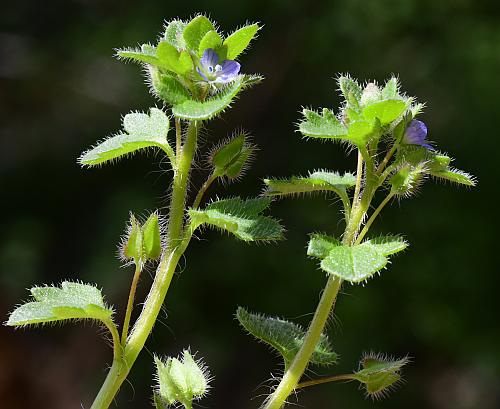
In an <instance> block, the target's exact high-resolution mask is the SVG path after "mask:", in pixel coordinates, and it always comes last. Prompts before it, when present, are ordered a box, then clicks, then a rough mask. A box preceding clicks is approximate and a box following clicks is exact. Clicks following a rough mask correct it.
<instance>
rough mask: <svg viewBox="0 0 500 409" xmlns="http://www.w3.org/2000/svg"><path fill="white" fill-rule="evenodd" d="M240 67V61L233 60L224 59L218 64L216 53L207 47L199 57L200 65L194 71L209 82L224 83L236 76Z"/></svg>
mask: <svg viewBox="0 0 500 409" xmlns="http://www.w3.org/2000/svg"><path fill="white" fill-rule="evenodd" d="M240 67H241V66H240V63H238V62H236V61H233V60H224V61H222V62H221V63H220V64H219V56H218V55H217V53H216V52H215V51H214V50H213V49H211V48H207V49H206V50H205V52H204V53H203V55H202V57H201V58H200V67H196V71H198V74H200V75H201V76H202V77H203V79H204V80H205V81H207V82H209V83H211V84H213V83H216V84H225V83H228V82H231V81H233V80H234V79H235V78H236V77H237V75H238V74H239V73H240Z"/></svg>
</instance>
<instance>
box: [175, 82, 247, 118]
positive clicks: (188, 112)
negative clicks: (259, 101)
mask: <svg viewBox="0 0 500 409" xmlns="http://www.w3.org/2000/svg"><path fill="white" fill-rule="evenodd" d="M245 81H246V79H245V76H243V75H240V76H239V77H238V78H236V79H235V80H234V81H232V82H231V83H230V84H228V85H227V86H225V87H224V88H222V89H221V90H220V91H219V92H218V93H217V94H215V95H214V96H212V97H210V98H208V99H207V100H206V101H204V102H201V101H195V100H187V101H184V102H182V103H180V104H177V105H174V107H173V108H172V113H173V114H174V116H176V117H177V118H181V119H187V120H191V121H195V120H196V121H201V120H206V119H211V118H214V117H215V116H217V115H218V114H220V113H222V112H223V111H224V110H225V109H226V108H228V107H229V106H230V105H231V103H232V102H233V100H234V98H235V97H236V95H237V94H238V93H239V92H240V91H241V89H242V88H243V87H244V86H245V85H246V82H245Z"/></svg>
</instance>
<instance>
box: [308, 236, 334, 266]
mask: <svg viewBox="0 0 500 409" xmlns="http://www.w3.org/2000/svg"><path fill="white" fill-rule="evenodd" d="M341 245H342V243H341V242H340V241H339V240H337V239H336V238H335V237H331V236H327V235H326V234H320V233H313V234H311V238H310V239H309V244H308V246H307V255H308V256H311V257H316V258H319V259H321V260H323V259H324V258H325V257H328V254H330V251H331V250H333V249H334V248H335V247H338V246H341Z"/></svg>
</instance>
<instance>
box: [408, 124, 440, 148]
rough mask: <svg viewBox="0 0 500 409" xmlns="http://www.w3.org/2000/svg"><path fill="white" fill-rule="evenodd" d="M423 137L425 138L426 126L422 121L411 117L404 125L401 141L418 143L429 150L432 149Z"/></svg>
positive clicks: (410, 143) (412, 143)
mask: <svg viewBox="0 0 500 409" xmlns="http://www.w3.org/2000/svg"><path fill="white" fill-rule="evenodd" d="M425 138H427V126H426V125H425V124H424V123H423V122H422V121H419V120H418V119H413V120H412V121H411V122H410V123H409V124H408V126H407V127H406V130H405V133H404V135H403V140H402V142H403V143H404V144H407V145H420V146H423V147H424V148H427V149H429V150H434V148H433V147H432V146H431V145H429V144H428V143H427V141H426V139H425Z"/></svg>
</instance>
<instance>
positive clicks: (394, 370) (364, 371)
mask: <svg viewBox="0 0 500 409" xmlns="http://www.w3.org/2000/svg"><path fill="white" fill-rule="evenodd" d="M408 362H409V359H408V357H405V358H401V359H394V358H390V357H386V356H383V355H381V354H368V355H366V356H364V357H363V358H362V359H361V362H360V364H359V370H358V371H357V372H355V373H354V374H353V378H354V379H356V380H357V381H359V382H361V383H362V384H363V386H364V388H365V391H366V394H367V396H370V397H371V398H373V399H379V398H382V397H385V396H387V394H388V393H389V392H390V391H391V390H393V389H394V388H395V387H396V386H397V385H398V384H399V383H400V382H401V380H402V377H401V370H402V368H403V366H405V365H406V364H407V363H408Z"/></svg>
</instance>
